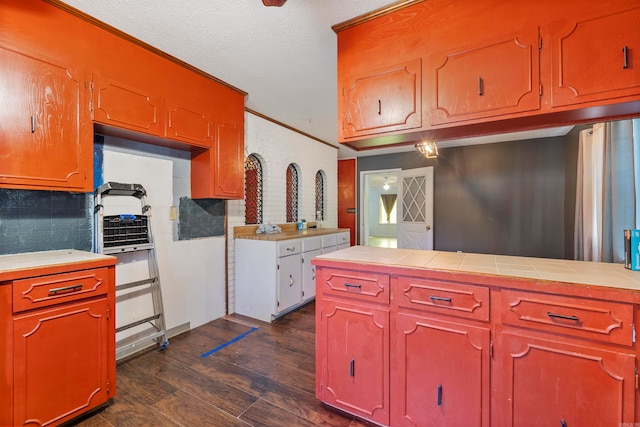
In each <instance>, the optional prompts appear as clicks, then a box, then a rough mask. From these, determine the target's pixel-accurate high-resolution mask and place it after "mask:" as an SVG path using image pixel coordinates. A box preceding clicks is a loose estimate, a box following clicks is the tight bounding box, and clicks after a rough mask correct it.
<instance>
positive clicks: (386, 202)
mask: <svg viewBox="0 0 640 427" xmlns="http://www.w3.org/2000/svg"><path fill="white" fill-rule="evenodd" d="M380 198H381V199H382V207H383V208H384V212H385V213H386V214H387V223H389V222H391V212H392V211H393V206H394V205H395V204H396V200H397V199H398V195H397V194H381V195H380Z"/></svg>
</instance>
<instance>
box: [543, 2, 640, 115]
mask: <svg viewBox="0 0 640 427" xmlns="http://www.w3.org/2000/svg"><path fill="white" fill-rule="evenodd" d="M550 32H551V35H550V37H551V55H552V58H551V65H552V72H553V74H552V83H553V86H552V105H553V106H554V107H558V106H564V105H572V104H581V103H589V102H595V101H603V100H609V99H614V98H621V97H625V96H632V95H640V8H636V9H631V10H627V11H624V12H620V13H613V14H610V15H606V16H599V17H595V18H591V19H584V20H580V21H575V20H573V21H563V22H557V23H554V24H552V25H551V26H550Z"/></svg>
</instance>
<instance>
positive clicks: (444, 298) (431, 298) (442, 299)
mask: <svg viewBox="0 0 640 427" xmlns="http://www.w3.org/2000/svg"><path fill="white" fill-rule="evenodd" d="M429 299H430V300H431V301H444V302H451V298H446V297H436V296H434V295H429Z"/></svg>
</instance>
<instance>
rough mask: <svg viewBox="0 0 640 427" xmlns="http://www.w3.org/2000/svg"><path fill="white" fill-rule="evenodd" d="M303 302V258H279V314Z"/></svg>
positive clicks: (294, 256) (290, 256) (293, 256)
mask: <svg viewBox="0 0 640 427" xmlns="http://www.w3.org/2000/svg"><path fill="white" fill-rule="evenodd" d="M301 301H302V256H301V254H299V253H298V254H295V255H289V256H285V257H280V258H278V313H280V312H281V311H284V310H286V309H288V308H289V307H293V306H294V305H296V304H298V303H300V302H301Z"/></svg>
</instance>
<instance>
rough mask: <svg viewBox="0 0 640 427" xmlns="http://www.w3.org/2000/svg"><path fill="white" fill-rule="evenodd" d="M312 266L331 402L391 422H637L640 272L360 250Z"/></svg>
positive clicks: (324, 391) (319, 352) (324, 395)
mask: <svg viewBox="0 0 640 427" xmlns="http://www.w3.org/2000/svg"><path fill="white" fill-rule="evenodd" d="M312 263H313V264H314V265H315V266H316V301H317V302H316V313H317V314H316V358H317V359H316V371H317V372H316V395H317V397H318V398H319V399H320V400H321V401H323V402H324V403H325V404H327V405H329V406H332V407H335V408H337V409H339V410H341V411H345V412H347V413H349V414H354V415H357V416H359V417H361V418H364V419H367V420H370V421H373V422H376V423H378V424H381V425H392V426H409V425H411V426H434V425H437V426H465V427H466V426H484V427H487V426H522V427H528V426H556V425H557V426H561V427H562V426H564V427H572V426H620V425H634V424H633V423H635V422H636V420H638V414H637V404H636V401H637V393H638V391H637V388H638V374H637V368H636V366H637V361H636V359H637V345H636V331H635V318H636V317H637V315H638V307H640V292H639V291H640V273H638V272H633V271H630V270H626V269H625V268H624V266H623V265H621V264H608V263H593V262H581V261H569V260H555V259H540V258H526V257H514V256H498V255H483V254H465V253H451V252H440V251H415V250H407V249H386V248H370V247H363V246H354V247H351V248H348V249H345V250H341V251H337V252H333V253H330V254H326V255H321V256H318V257H316V258H315V259H314V260H313V261H312Z"/></svg>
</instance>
